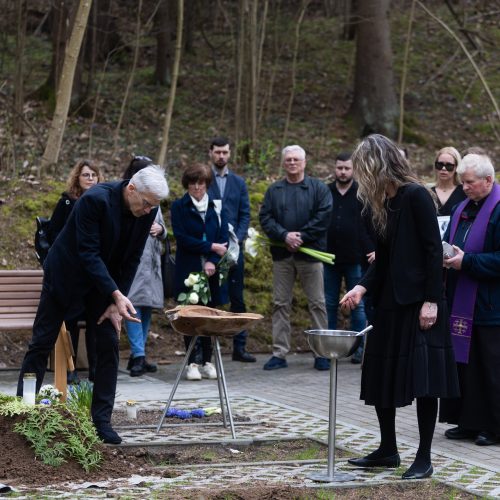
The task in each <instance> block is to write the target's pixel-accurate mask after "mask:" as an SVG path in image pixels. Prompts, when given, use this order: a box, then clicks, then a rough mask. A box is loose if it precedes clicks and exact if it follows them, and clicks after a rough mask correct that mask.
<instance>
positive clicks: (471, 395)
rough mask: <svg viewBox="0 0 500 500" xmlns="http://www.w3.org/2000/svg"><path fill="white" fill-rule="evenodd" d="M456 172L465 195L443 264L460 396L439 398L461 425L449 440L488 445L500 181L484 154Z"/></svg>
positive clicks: (499, 346) (499, 270)
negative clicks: (499, 182)
mask: <svg viewBox="0 0 500 500" xmlns="http://www.w3.org/2000/svg"><path fill="white" fill-rule="evenodd" d="M457 173H458V175H459V176H460V179H461V181H462V184H463V189H464V193H465V194H466V196H467V199H466V200H464V201H463V202H462V203H460V204H458V205H457V206H456V207H454V209H453V212H452V215H451V220H450V224H449V225H448V228H447V230H446V233H445V236H444V239H445V241H447V242H449V243H451V244H452V245H453V249H454V255H453V256H452V257H450V258H445V259H444V265H445V267H447V268H448V271H447V279H446V294H447V298H448V302H449V304H450V306H451V307H450V309H451V315H450V328H451V338H452V341H453V347H454V351H455V358H456V361H457V368H458V376H459V382H460V393H461V397H460V398H459V399H444V400H441V405H440V415H439V418H440V421H442V422H447V423H450V424H455V425H456V426H457V427H453V428H450V429H447V430H446V432H445V436H446V437H447V438H448V439H474V440H475V443H476V444H477V445H478V446H489V445H493V444H496V443H499V442H500V186H499V185H498V184H497V183H496V182H495V170H494V168H493V165H492V163H491V160H490V159H489V157H488V156H487V155H484V154H468V155H466V156H464V157H463V159H462V161H461V162H460V163H459V165H458V168H457Z"/></svg>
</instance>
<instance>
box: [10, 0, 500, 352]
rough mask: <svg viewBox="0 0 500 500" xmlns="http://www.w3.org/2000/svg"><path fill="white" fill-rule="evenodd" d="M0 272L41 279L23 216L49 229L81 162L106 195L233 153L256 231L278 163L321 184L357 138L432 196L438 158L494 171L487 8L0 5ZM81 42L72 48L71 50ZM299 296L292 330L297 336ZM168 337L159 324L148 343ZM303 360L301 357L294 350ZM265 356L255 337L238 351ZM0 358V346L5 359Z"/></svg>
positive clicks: (495, 91) (369, 3)
mask: <svg viewBox="0 0 500 500" xmlns="http://www.w3.org/2000/svg"><path fill="white" fill-rule="evenodd" d="M0 8H1V12H2V16H1V18H0V27H1V30H0V103H1V106H0V224H1V226H0V228H1V229H0V230H1V236H0V269H30V268H37V267H38V263H37V261H36V259H35V255H34V246H33V237H34V232H35V217H36V216H39V215H42V216H50V214H51V212H52V210H53V208H54V206H55V204H56V202H57V200H58V199H59V197H60V194H61V192H62V191H63V190H64V182H65V180H66V177H67V174H68V172H69V170H70V169H71V167H72V166H73V164H74V163H75V161H76V160H77V159H79V158H91V159H93V160H95V161H97V162H98V164H99V165H100V167H101V168H102V169H103V171H104V173H105V177H106V180H112V179H116V178H118V177H120V175H121V173H122V171H123V170H124V168H125V167H126V165H127V164H128V162H129V161H130V158H131V157H132V156H133V155H136V154H139V155H148V156H150V157H151V158H153V159H154V160H155V161H157V162H158V163H161V164H162V165H164V166H165V167H166V170H167V174H168V180H169V184H170V187H171V196H170V197H169V200H167V201H166V202H165V203H164V204H163V206H162V209H163V212H164V215H165V218H166V220H167V221H168V220H169V205H170V203H171V201H172V200H174V199H175V198H177V197H179V196H181V195H182V193H183V190H182V187H181V186H180V182H179V181H180V176H181V172H182V169H183V168H184V166H186V165H187V164H189V163H191V162H194V161H203V162H205V161H207V151H208V144H209V141H210V138H211V137H213V136H215V135H219V134H221V135H227V136H228V137H230V138H231V140H232V144H233V146H232V151H233V158H232V162H231V167H232V168H233V169H234V170H235V171H236V172H238V173H239V174H241V175H243V176H244V177H245V178H246V180H247V183H248V185H249V190H250V198H251V206H252V226H254V227H257V228H258V221H257V215H258V209H259V204H260V203H261V201H262V198H263V195H264V192H265V190H266V188H267V187H268V186H269V184H270V183H271V182H272V181H273V180H275V179H276V178H278V177H279V176H280V175H281V172H280V165H279V156H280V150H281V148H282V147H283V146H284V145H287V144H300V145H302V146H303V147H304V148H305V149H306V151H307V154H308V164H307V170H308V172H309V173H310V174H312V175H315V176H317V177H319V178H321V179H323V180H325V181H326V182H330V181H331V180H333V165H334V158H335V155H336V154H337V153H338V152H340V151H344V150H351V149H352V148H353V147H354V146H355V144H356V143H357V141H358V140H359V138H360V137H361V136H363V135H366V134H367V133H370V132H379V133H384V134H386V135H388V136H390V137H392V138H393V139H395V140H397V141H398V142H399V143H400V144H401V145H402V146H403V147H405V148H406V149H407V150H408V152H409V158H410V161H411V163H412V165H413V166H414V168H415V169H416V170H417V171H418V173H419V174H420V175H421V176H422V177H424V178H426V179H427V180H428V181H429V182H432V180H433V170H432V164H433V161H434V156H435V153H436V151H437V150H438V149H440V148H441V147H444V146H447V145H453V146H455V147H457V149H459V150H463V149H464V148H466V147H468V146H481V147H483V148H485V149H486V150H487V151H488V152H489V153H490V155H491V156H492V158H493V161H494V164H495V162H497V161H498V158H499V156H500V141H499V135H500V110H499V107H498V102H497V101H498V97H499V90H500V71H499V69H500V57H499V51H498V45H499V42H500V29H499V27H500V1H498V0H492V1H486V0H444V1H439V0H427V1H422V2H421V1H417V0H392V1H390V0H286V1H285V0H232V1H230V0H134V1H132V0H93V1H92V0H79V1H78V0H16V1H12V0H0ZM79 39H81V43H80V41H79ZM246 274H247V276H246V300H247V307H248V309H249V310H250V311H254V312H260V313H262V314H264V315H265V316H266V317H267V318H269V316H270V312H271V293H272V289H271V282H270V279H269V276H270V275H271V262H270V258H269V255H268V254H267V252H263V253H262V254H261V255H260V256H259V257H257V258H256V259H253V260H252V259H247V266H246ZM305 307H306V304H305V301H304V297H303V296H302V294H301V292H300V290H297V291H296V292H295V300H294V324H295V329H296V331H300V330H303V329H304V328H307V326H308V324H307V315H304V314H301V312H302V311H304V308H305ZM164 324H165V320H164V319H163V318H162V316H161V315H158V318H157V323H156V325H157V328H158V329H161V328H162V326H163V325H164ZM296 342H297V346H298V347H299V348H300V345H301V340H300V339H299V340H296ZM270 344H271V333H270V328H269V324H268V322H264V323H263V325H262V326H261V327H260V328H258V329H256V330H255V332H254V334H253V335H252V339H251V342H250V348H251V349H252V348H253V350H257V351H262V350H265V349H266V348H268V347H269V345H270ZM2 345H4V344H3V343H2Z"/></svg>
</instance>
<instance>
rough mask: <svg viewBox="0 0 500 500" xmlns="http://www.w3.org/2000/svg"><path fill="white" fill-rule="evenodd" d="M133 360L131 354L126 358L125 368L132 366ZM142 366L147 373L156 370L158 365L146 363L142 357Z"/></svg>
mask: <svg viewBox="0 0 500 500" xmlns="http://www.w3.org/2000/svg"><path fill="white" fill-rule="evenodd" d="M133 361H134V358H133V357H132V354H131V355H130V357H129V358H128V363H127V370H130V368H132V362H133ZM144 368H145V370H146V371H147V372H148V373H154V372H156V371H157V370H158V367H157V366H156V365H155V364H154V363H148V362H147V361H146V359H145V358H144Z"/></svg>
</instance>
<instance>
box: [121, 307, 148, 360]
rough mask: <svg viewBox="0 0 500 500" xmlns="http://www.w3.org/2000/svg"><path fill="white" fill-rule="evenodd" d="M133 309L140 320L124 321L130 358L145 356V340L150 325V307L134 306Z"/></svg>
mask: <svg viewBox="0 0 500 500" xmlns="http://www.w3.org/2000/svg"><path fill="white" fill-rule="evenodd" d="M135 310H136V311H137V317H138V318H139V319H140V320H141V322H140V323H134V322H133V321H125V325H126V326H127V335H128V341H129V343H130V353H131V355H132V358H138V357H139V356H146V340H147V339H148V332H149V326H150V325H151V307H145V306H144V307H137V306H135Z"/></svg>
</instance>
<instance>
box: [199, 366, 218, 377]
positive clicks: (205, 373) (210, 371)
mask: <svg viewBox="0 0 500 500" xmlns="http://www.w3.org/2000/svg"><path fill="white" fill-rule="evenodd" d="M200 371H201V376H202V377H203V378H210V379H216V378H217V371H216V370H215V366H214V365H213V364H212V363H205V364H204V365H203V366H202V367H201V368H200Z"/></svg>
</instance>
